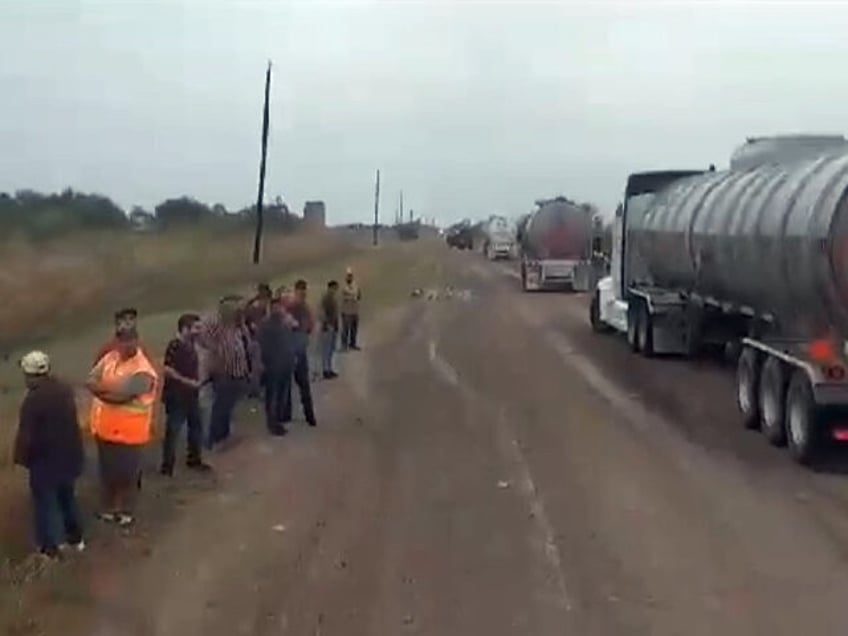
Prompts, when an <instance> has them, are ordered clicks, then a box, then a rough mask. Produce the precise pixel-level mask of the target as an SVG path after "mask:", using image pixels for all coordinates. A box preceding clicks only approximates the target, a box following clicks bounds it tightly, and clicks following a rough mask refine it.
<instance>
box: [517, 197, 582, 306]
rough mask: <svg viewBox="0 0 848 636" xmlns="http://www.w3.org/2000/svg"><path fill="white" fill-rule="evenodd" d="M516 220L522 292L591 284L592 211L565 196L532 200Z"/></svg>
mask: <svg viewBox="0 0 848 636" xmlns="http://www.w3.org/2000/svg"><path fill="white" fill-rule="evenodd" d="M536 206H537V208H536V210H534V211H533V212H531V213H530V214H528V215H527V216H525V217H523V218H522V219H521V221H519V223H518V228H517V233H516V234H517V236H516V238H517V240H518V250H519V257H520V259H521V285H522V287H523V288H524V291H532V290H539V289H548V288H566V289H572V290H573V291H590V290H591V289H592V288H593V287H594V281H595V280H597V278H596V277H593V272H594V264H593V263H594V261H593V259H592V236H593V219H592V212H591V211H590V210H587V209H585V208H582V207H581V206H579V205H578V204H576V203H573V202H572V201H570V200H568V199H566V198H565V197H557V198H555V199H547V200H540V201H536Z"/></svg>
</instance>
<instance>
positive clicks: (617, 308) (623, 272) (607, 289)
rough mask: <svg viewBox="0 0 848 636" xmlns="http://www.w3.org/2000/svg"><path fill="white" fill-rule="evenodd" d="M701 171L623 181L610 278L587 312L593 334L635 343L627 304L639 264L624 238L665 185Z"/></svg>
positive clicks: (601, 285) (634, 176) (600, 285)
mask: <svg viewBox="0 0 848 636" xmlns="http://www.w3.org/2000/svg"><path fill="white" fill-rule="evenodd" d="M703 172H705V171H704V170H663V171H656V172H639V173H634V174H631V175H630V176H629V177H628V178H627V185H626V187H625V190H624V201H623V202H622V203H621V204H619V206H618V208H617V209H616V211H615V219H614V220H613V224H612V254H611V258H610V275H609V276H606V277H604V278H602V279H601V280H600V281H598V284H597V286H596V288H595V293H594V296H593V297H592V303H591V305H590V310H589V319H590V321H591V324H592V328H593V329H594V330H595V331H608V330H610V329H612V330H615V331H618V332H621V333H626V334H628V340H632V341H635V340H636V339H637V335H638V334H636V333H635V328H636V326H637V325H636V321H635V320H632V319H631V318H632V316H631V314H632V312H631V311H630V301H631V297H632V295H633V291H632V289H631V282H632V281H633V279H634V277H635V276H636V275H637V273H638V269H639V263H638V262H637V261H636V259H635V258H634V256H633V255H632V254H631V253H630V252H629V251H628V245H627V236H628V228H629V227H630V224H631V223H639V222H640V221H641V219H642V218H643V217H644V216H645V213H646V212H647V211H648V210H649V209H650V207H651V205H652V203H653V202H654V199H655V198H656V196H657V193H658V192H660V191H661V190H662V189H663V188H665V187H666V186H667V185H668V184H670V183H672V182H673V181H676V180H677V179H682V178H684V177H691V176H693V175H698V174H702V173H703Z"/></svg>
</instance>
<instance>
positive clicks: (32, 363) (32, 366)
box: [21, 351, 50, 375]
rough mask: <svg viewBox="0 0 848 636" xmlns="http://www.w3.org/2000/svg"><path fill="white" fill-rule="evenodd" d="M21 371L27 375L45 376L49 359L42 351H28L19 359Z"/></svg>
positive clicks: (48, 368)
mask: <svg viewBox="0 0 848 636" xmlns="http://www.w3.org/2000/svg"><path fill="white" fill-rule="evenodd" d="M21 370H22V371H23V372H24V373H26V374H27V375H45V374H47V372H48V371H50V357H49V356H48V355H47V354H46V353H44V352H43V351H30V352H29V353H28V354H26V355H25V356H24V357H23V358H21Z"/></svg>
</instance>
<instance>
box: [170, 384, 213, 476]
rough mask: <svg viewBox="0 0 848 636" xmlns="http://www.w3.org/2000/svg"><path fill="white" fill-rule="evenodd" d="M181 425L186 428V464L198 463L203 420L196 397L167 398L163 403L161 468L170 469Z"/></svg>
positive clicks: (172, 466)
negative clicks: (163, 435) (163, 427)
mask: <svg viewBox="0 0 848 636" xmlns="http://www.w3.org/2000/svg"><path fill="white" fill-rule="evenodd" d="M183 426H185V427H186V428H187V429H188V439H187V444H186V464H188V465H189V466H192V465H197V464H199V463H200V461H201V459H200V445H201V441H202V439H203V420H202V419H201V415H200V403H199V402H198V398H194V399H191V398H185V399H182V400H179V399H175V400H169V401H167V402H166V403H165V437H164V439H163V440H162V468H165V469H168V470H172V469H173V468H174V462H175V460H176V451H177V439H179V436H180V431H181V430H182V428H183Z"/></svg>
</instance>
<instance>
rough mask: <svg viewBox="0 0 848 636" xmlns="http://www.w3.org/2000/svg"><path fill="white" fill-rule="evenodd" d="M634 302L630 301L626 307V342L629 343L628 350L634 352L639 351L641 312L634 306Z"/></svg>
mask: <svg viewBox="0 0 848 636" xmlns="http://www.w3.org/2000/svg"><path fill="white" fill-rule="evenodd" d="M639 304H641V303H639ZM635 305H636V303H634V302H631V303H630V306H629V307H628V308H627V344H628V345H630V350H631V351H632V352H634V353H638V352H639V337H638V333H639V319H640V317H641V313H640V312H639V311H638V308H637V307H636V306H635Z"/></svg>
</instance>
